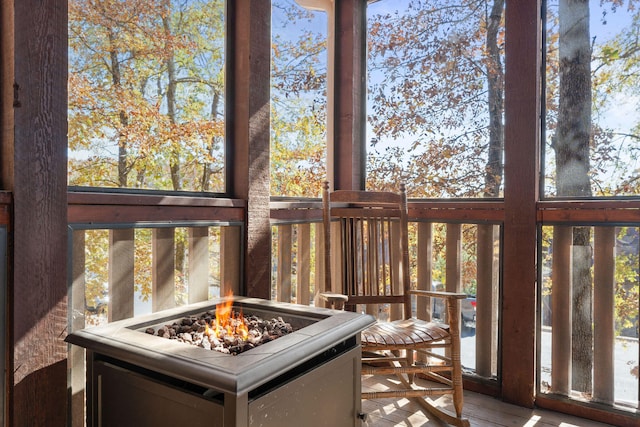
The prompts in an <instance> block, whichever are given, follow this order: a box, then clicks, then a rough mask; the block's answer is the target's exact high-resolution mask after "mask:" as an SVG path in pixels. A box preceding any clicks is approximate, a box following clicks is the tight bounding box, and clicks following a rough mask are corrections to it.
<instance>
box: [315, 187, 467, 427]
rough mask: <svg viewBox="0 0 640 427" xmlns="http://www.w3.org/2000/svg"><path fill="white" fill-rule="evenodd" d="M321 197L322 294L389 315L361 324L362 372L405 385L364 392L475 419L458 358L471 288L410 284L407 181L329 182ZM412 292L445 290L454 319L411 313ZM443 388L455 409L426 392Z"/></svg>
mask: <svg viewBox="0 0 640 427" xmlns="http://www.w3.org/2000/svg"><path fill="white" fill-rule="evenodd" d="M323 202H324V206H323V207H324V215H323V219H324V221H323V222H324V233H325V268H326V276H325V277H326V284H325V291H326V292H322V293H320V294H319V296H320V297H321V298H322V299H324V300H325V301H327V302H328V303H329V304H330V305H331V306H333V307H334V308H338V309H341V308H343V305H344V307H345V308H346V309H347V310H362V309H363V308H364V309H365V310H366V312H367V313H369V314H373V315H374V317H376V318H378V319H379V318H380V317H388V318H389V320H390V321H380V320H379V321H378V322H377V323H376V324H375V325H373V326H371V327H369V328H367V329H366V330H365V331H363V333H362V353H363V357H362V374H363V375H391V374H394V375H396V376H397V377H398V378H399V379H400V384H401V385H402V389H394V390H385V391H376V392H363V393H362V398H363V399H378V398H386V397H406V398H414V399H416V400H417V401H418V403H419V404H420V405H421V406H422V407H424V409H426V410H427V411H428V412H429V413H431V414H432V415H433V416H435V417H437V418H439V419H440V420H442V421H444V422H446V423H448V424H452V425H456V426H469V421H468V420H466V419H464V418H462V405H463V396H462V393H463V388H462V368H461V365H460V299H463V298H465V297H466V295H465V294H463V293H449V292H432V291H421V290H420V291H419V290H411V289H410V280H409V277H410V276H409V253H408V231H407V223H408V220H407V198H406V194H405V190H404V186H401V192H400V193H392V192H374V191H346V190H337V191H334V192H331V193H330V192H329V184H328V183H325V186H324V191H323ZM332 265H333V266H334V267H335V271H332V269H331V266H332ZM332 278H334V280H333V281H332ZM332 283H333V285H332ZM430 288H431V286H429V289H430ZM412 295H416V297H428V298H443V299H444V300H445V303H446V306H447V308H448V317H447V322H448V323H447V324H443V323H433V322H427V321H424V320H419V319H416V318H414V317H412V308H411V296H412ZM365 307H366V308H365ZM381 315H382V316H381ZM436 349H441V350H439V351H434V350H436ZM416 374H418V375H421V377H423V378H426V379H427V380H429V383H430V384H433V387H428V388H424V387H417V386H416V385H415V384H414V376H415V375H416ZM444 394H452V395H453V406H454V408H455V413H453V412H450V411H447V410H445V409H443V408H440V407H438V406H436V405H434V402H433V400H431V399H425V397H433V396H436V397H438V396H441V395H444Z"/></svg>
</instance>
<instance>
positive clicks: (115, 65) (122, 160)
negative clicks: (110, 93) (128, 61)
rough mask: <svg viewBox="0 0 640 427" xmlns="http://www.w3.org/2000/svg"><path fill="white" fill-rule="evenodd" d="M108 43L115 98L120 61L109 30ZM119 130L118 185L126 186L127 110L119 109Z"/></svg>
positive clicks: (119, 83)
mask: <svg viewBox="0 0 640 427" xmlns="http://www.w3.org/2000/svg"><path fill="white" fill-rule="evenodd" d="M109 44H110V47H111V49H110V60H111V82H112V83H113V88H114V90H115V94H114V95H115V98H116V99H119V98H120V93H119V92H120V91H121V90H122V83H121V75H120V62H119V61H118V51H117V49H116V48H115V34H113V31H111V30H109ZM118 115H119V119H120V129H121V130H120V131H119V132H118V187H123V188H124V187H127V176H128V175H129V168H128V166H127V154H128V153H127V141H126V137H125V134H124V132H123V130H124V129H125V128H126V127H127V126H128V125H129V117H128V116H127V112H126V111H124V110H120V111H119V113H118Z"/></svg>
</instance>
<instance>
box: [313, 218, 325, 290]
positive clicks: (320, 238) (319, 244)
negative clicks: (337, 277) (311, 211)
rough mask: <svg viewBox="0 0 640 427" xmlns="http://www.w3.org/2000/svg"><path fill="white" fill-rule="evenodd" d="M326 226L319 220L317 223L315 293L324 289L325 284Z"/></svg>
mask: <svg viewBox="0 0 640 427" xmlns="http://www.w3.org/2000/svg"><path fill="white" fill-rule="evenodd" d="M323 228H324V226H323V225H322V223H321V222H317V223H316V224H315V230H316V245H315V253H316V256H315V259H316V269H315V274H314V276H315V293H316V294H317V293H318V292H320V291H323V290H324V284H325V277H324V276H325V266H324V263H325V255H324V231H323Z"/></svg>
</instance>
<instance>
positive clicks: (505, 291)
mask: <svg viewBox="0 0 640 427" xmlns="http://www.w3.org/2000/svg"><path fill="white" fill-rule="evenodd" d="M540 10H541V9H540V0H534V1H527V2H514V3H509V5H508V7H506V8H505V11H506V16H505V18H506V37H507V38H506V45H505V46H506V53H505V58H506V60H505V69H506V70H505V79H506V80H505V168H504V170H505V179H504V182H505V190H504V210H505V212H504V242H503V245H504V250H503V251H502V255H503V282H502V311H501V322H502V336H501V342H502V343H503V344H504V343H508V345H501V346H500V351H501V358H500V360H501V364H502V366H501V373H500V374H501V376H500V378H501V383H502V397H503V398H504V399H505V400H506V401H508V402H511V403H514V404H517V405H520V406H524V407H533V403H534V395H535V384H536V383H535V378H536V363H535V362H536V334H535V331H536V276H537V272H536V259H537V249H536V248H537V223H536V202H537V201H538V200H539V187H540V186H539V176H540V105H541V104H540V96H541V94H540V87H541V86H540V81H541V80H540V69H541V68H540V67H541V46H542V43H541V39H542V35H541V19H540Z"/></svg>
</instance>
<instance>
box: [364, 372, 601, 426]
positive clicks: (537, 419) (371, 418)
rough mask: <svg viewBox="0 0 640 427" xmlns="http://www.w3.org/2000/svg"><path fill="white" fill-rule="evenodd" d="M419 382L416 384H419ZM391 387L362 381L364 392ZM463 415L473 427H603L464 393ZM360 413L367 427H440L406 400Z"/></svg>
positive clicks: (367, 406)
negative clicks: (365, 417) (364, 414)
mask: <svg viewBox="0 0 640 427" xmlns="http://www.w3.org/2000/svg"><path fill="white" fill-rule="evenodd" d="M418 381H419V380H418ZM389 386H393V384H392V383H391V382H389V380H386V379H384V378H381V377H369V378H366V379H365V380H364V381H363V388H365V389H367V388H369V389H372V390H384V389H385V388H387V387H389ZM464 398H465V402H464V415H465V416H466V417H467V418H468V419H469V423H470V424H471V426H472V427H494V426H495V427H503V426H504V427H506V426H509V427H550V426H555V427H560V426H561V427H606V426H607V425H608V424H602V423H598V422H595V421H590V420H585V419H582V418H576V417H572V416H570V415H565V414H561V413H557V412H552V411H545V410H541V409H527V408H522V407H519V406H515V405H511V404H508V403H504V402H502V401H500V400H498V399H495V398H493V397H490V396H485V395H482V394H478V393H472V392H465V395H464ZM449 402H450V399H449V397H441V398H440V399H439V400H438V403H442V405H444V406H445V407H451V406H448V403H449ZM362 410H363V412H364V413H366V414H367V421H366V422H365V423H364V424H363V425H364V426H366V427H390V426H407V427H419V426H428V427H431V426H433V427H435V426H438V427H442V426H443V424H442V423H440V422H439V421H438V420H435V419H434V418H433V417H432V416H431V415H430V414H429V413H428V412H426V411H424V410H422V408H421V407H420V406H419V405H418V404H417V403H415V402H413V401H411V400H409V399H379V400H375V399H374V400H363V401H362Z"/></svg>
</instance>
